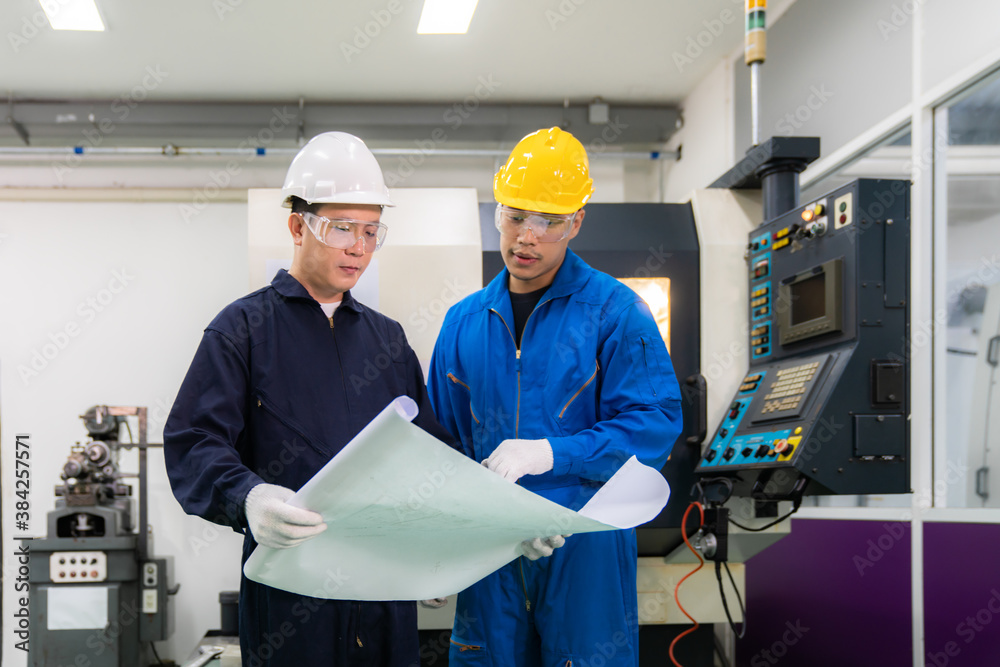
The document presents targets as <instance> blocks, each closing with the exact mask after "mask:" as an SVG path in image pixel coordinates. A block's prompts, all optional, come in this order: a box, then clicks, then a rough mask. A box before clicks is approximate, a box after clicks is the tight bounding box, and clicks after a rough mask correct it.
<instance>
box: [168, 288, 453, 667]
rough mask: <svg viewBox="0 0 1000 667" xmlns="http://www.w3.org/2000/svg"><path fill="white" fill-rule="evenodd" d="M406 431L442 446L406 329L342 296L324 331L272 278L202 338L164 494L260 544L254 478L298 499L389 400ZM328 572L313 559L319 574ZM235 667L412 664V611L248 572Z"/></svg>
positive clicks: (316, 311)
mask: <svg viewBox="0 0 1000 667" xmlns="http://www.w3.org/2000/svg"><path fill="white" fill-rule="evenodd" d="M401 395H406V396H409V397H411V398H413V399H414V400H415V401H416V402H417V404H418V406H419V407H420V414H419V415H418V416H417V418H416V419H415V420H414V422H415V423H416V424H417V425H418V426H420V427H422V428H424V429H425V430H426V431H428V432H429V433H431V434H432V435H434V436H436V437H438V438H440V439H442V440H444V441H446V442H449V441H450V440H451V438H450V436H449V435H448V434H447V432H446V431H444V430H443V429H442V428H441V426H439V425H438V424H437V422H436V421H435V419H434V416H433V412H432V411H431V406H430V402H429V401H428V398H427V392H426V389H425V387H424V380H423V374H422V372H421V370H420V365H419V363H418V361H417V357H416V355H415V354H414V352H413V350H412V349H411V348H410V346H409V344H408V343H407V341H406V337H405V335H404V333H403V329H402V327H400V325H399V323H397V322H395V321H394V320H391V319H389V318H387V317H385V316H383V315H381V314H379V313H377V312H375V311H373V310H371V309H370V308H367V307H365V306H364V305H362V304H361V303H359V302H357V301H355V300H354V298H353V297H351V294H350V292H347V293H345V294H344V298H343V302H342V303H341V305H340V307H339V308H337V310H336V311H335V312H334V316H333V318H332V323H331V321H330V320H328V319H327V317H326V316H325V315H324V314H323V311H322V309H321V308H320V306H319V304H318V303H317V302H316V301H315V300H314V299H313V298H312V297H311V296H310V295H309V293H308V292H307V291H306V289H305V288H304V287H303V286H302V285H301V284H300V283H299V282H298V281H297V280H295V278H293V277H292V276H291V275H289V274H288V273H287V272H286V271H283V270H282V271H280V272H279V273H278V275H277V276H276V277H275V278H274V280H273V282H272V283H271V285H270V286H268V287H265V288H263V289H261V290H258V291H256V292H254V293H252V294H249V295H247V296H245V297H243V298H242V299H239V300H237V301H235V302H233V303H232V304H230V305H229V306H227V307H226V308H225V309H224V310H223V311H222V312H221V313H220V314H219V315H218V316H217V317H216V318H215V319H214V320H213V321H212V323H211V324H209V326H208V328H206V329H205V334H204V337H203V338H202V341H201V344H200V346H199V347H198V351H197V352H196V353H195V357H194V360H193V361H192V362H191V367H190V369H189V370H188V373H187V376H186V377H185V379H184V383H183V384H182V385H181V388H180V391H179V392H178V395H177V399H176V401H175V403H174V406H173V409H172V410H171V411H170V417H169V418H168V420H167V424H166V427H165V428H164V432H163V440H164V457H165V461H166V467H167V473H168V476H169V478H170V484H171V487H172V488H173V492H174V495H175V496H176V497H177V500H178V501H180V503H181V505H182V506H183V508H184V510H185V511H186V512H188V513H189V514H195V515H197V516H200V517H202V518H205V519H208V520H209V521H213V522H215V523H219V524H223V525H228V526H230V527H232V528H233V529H234V530H236V531H238V532H241V533H244V534H245V539H244V545H243V562H246V559H247V558H248V557H249V555H250V554H251V553H252V552H253V550H254V548H255V547H256V542H255V541H254V539H253V535H251V534H250V531H249V530H248V529H247V523H246V516H245V514H244V511H243V504H244V501H245V500H246V496H247V493H248V492H249V491H250V489H251V488H253V487H254V486H256V485H257V484H260V483H262V482H268V483H271V484H278V485H280V486H285V487H288V488H290V489H293V490H298V489H299V488H300V487H301V486H302V485H303V484H304V483H305V482H306V481H308V480H309V479H310V478H311V477H312V476H313V475H314V474H315V473H316V472H317V471H319V470H320V468H322V467H323V466H324V465H325V464H326V463H327V462H328V461H329V460H330V459H331V458H332V457H333V456H335V455H336V454H337V452H339V451H340V450H341V449H342V448H343V447H344V445H346V444H347V443H348V442H349V441H350V440H351V439H352V438H353V437H354V436H355V435H357V433H358V432H359V431H361V429H362V428H363V427H364V426H365V425H366V424H368V422H369V421H371V419H372V418H374V417H375V416H376V415H377V414H378V413H379V412H381V411H382V409H383V408H384V407H385V406H386V405H388V404H389V403H390V402H391V401H392V399H394V398H395V397H397V396H401ZM326 565H327V564H322V563H317V565H316V566H317V567H325V566H326ZM240 643H241V646H242V649H243V664H244V665H252V666H257V665H282V666H287V665H296V666H298V667H305V666H308V665H346V664H350V665H385V666H387V667H389V666H392V667H396V666H397V665H410V664H413V663H415V662H417V661H418V655H417V653H418V651H417V628H416V608H415V606H414V603H412V602H390V603H379V602H347V601H328V600H319V599H316V598H311V597H306V596H300V595H294V594H291V593H286V592H284V591H279V590H277V589H274V588H270V587H268V586H263V585H260V584H256V583H254V582H252V581H249V580H247V579H246V578H245V577H244V578H243V580H242V583H241V594H240Z"/></svg>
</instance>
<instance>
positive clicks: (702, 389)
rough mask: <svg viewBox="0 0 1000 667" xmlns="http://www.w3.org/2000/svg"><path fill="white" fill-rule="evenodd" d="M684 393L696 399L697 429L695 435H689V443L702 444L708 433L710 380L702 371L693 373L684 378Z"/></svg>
mask: <svg viewBox="0 0 1000 667" xmlns="http://www.w3.org/2000/svg"><path fill="white" fill-rule="evenodd" d="M684 384H685V385H686V386H685V388H684V389H685V391H684V394H685V395H686V396H688V397H690V398H691V399H693V401H694V404H695V406H694V408H695V409H694V415H695V422H694V423H695V429H694V433H695V434H694V435H689V436H688V438H687V443H688V444H689V445H700V444H701V443H703V442H705V436H707V435H708V381H707V380H705V376H704V375H701V374H700V373H695V374H694V375H691V376H690V377H688V378H687V379H686V380H684Z"/></svg>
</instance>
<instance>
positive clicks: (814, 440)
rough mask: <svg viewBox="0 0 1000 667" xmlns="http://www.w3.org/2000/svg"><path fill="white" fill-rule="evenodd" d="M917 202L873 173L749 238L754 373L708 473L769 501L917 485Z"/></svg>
mask: <svg viewBox="0 0 1000 667" xmlns="http://www.w3.org/2000/svg"><path fill="white" fill-rule="evenodd" d="M909 202H910V197H909V183H908V182H905V181H890V180H870V179H862V180H858V181H855V182H853V183H850V184H848V185H846V186H844V187H841V188H839V189H837V190H834V191H833V192H831V193H829V194H828V195H825V196H823V197H820V198H819V199H816V200H814V201H810V202H808V203H806V204H805V205H802V206H798V207H797V208H795V209H793V210H791V211H788V212H787V213H784V214H782V215H779V216H777V217H775V218H774V219H771V220H769V221H767V222H765V223H764V224H763V225H761V226H760V227H758V228H757V229H754V230H753V231H752V232H751V233H750V234H749V238H748V245H747V260H748V270H749V279H750V288H749V294H748V295H747V309H748V312H749V318H748V319H749V325H748V328H747V331H746V341H747V346H748V350H749V357H750V367H749V370H748V371H747V373H746V375H745V377H744V378H743V381H742V383H741V384H740V386H739V388H738V389H737V391H736V393H735V395H734V396H733V399H732V401H731V403H730V405H729V409H728V412H727V413H726V416H725V418H724V420H723V421H722V423H721V424H719V426H718V429H717V430H716V432H715V435H714V437H713V438H712V440H711V442H710V443H709V445H708V446H707V448H706V449H705V451H704V453H703V455H702V458H701V460H700V461H699V463H698V466H697V469H696V473H697V474H698V475H700V476H702V478H703V479H704V478H706V477H707V476H711V477H716V478H724V479H726V480H729V483H730V484H731V485H732V487H733V493H735V494H736V495H744V496H747V495H748V496H751V497H752V498H754V499H756V500H763V501H773V500H779V499H780V500H793V501H801V498H802V496H803V495H804V494H866V493H908V492H909V491H910V484H909V480H910V474H909V473H910V468H909V442H910V441H909V420H908V415H909V400H910V397H909V363H908V356H909V355H908V350H909V338H910V337H909V301H910V300H909V235H910V226H909V222H910V216H909Z"/></svg>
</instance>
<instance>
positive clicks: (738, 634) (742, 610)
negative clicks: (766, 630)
mask: <svg viewBox="0 0 1000 667" xmlns="http://www.w3.org/2000/svg"><path fill="white" fill-rule="evenodd" d="M723 565H725V566H726V574H728V575H729V583H730V584H732V586H733V590H734V591H736V600H737V602H739V603H740V615H741V616H742V618H743V622H742V624H741V625H742V626H743V627H742V628H740V630H739V631H737V630H736V623H735V622H734V621H733V616H732V614H731V613H730V612H729V603H728V602H727V601H726V591H725V589H724V588H723V585H722V566H723ZM715 578H716V579H718V580H719V595H720V596H721V597H722V608H723V609H725V610H726V618H727V619H729V627H730V628H732V630H733V634H735V635H736V638H737V639H743V636H744V635H745V634H746V633H747V612H746V608H745V607H744V606H743V598H742V597H740V589H738V588H737V587H736V582H735V581H734V580H733V573H732V572H730V571H729V563H722V562H720V561H715Z"/></svg>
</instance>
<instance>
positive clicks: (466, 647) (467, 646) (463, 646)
mask: <svg viewBox="0 0 1000 667" xmlns="http://www.w3.org/2000/svg"><path fill="white" fill-rule="evenodd" d="M451 643H452V644H454V645H455V646H457V647H458V652H459V653H461V652H463V651H482V650H483V647H482V646H476V645H474V644H463V643H462V642H457V641H455V640H454V639H452V640H451Z"/></svg>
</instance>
